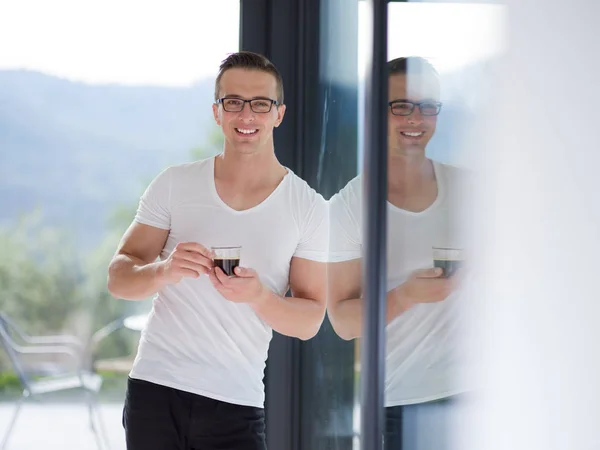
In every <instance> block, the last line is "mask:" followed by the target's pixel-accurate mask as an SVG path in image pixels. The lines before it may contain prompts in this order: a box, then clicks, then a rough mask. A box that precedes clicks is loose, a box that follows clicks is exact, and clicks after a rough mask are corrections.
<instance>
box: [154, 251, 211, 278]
mask: <svg viewBox="0 0 600 450" xmlns="http://www.w3.org/2000/svg"><path fill="white" fill-rule="evenodd" d="M212 268H213V260H212V252H211V251H210V250H208V249H207V248H206V247H204V246H203V245H200V244H198V243H196V242H180V243H179V244H177V245H176V246H175V250H173V252H172V253H171V254H170V255H169V257H168V258H167V259H165V260H164V261H161V262H160V263H159V265H158V268H157V275H158V277H159V278H160V279H161V281H162V282H163V284H165V285H166V284H176V283H179V282H180V281H181V279H182V278H183V277H190V278H198V277H199V276H200V275H203V274H207V273H210V272H212Z"/></svg>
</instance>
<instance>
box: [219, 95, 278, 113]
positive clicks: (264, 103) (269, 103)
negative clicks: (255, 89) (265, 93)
mask: <svg viewBox="0 0 600 450" xmlns="http://www.w3.org/2000/svg"><path fill="white" fill-rule="evenodd" d="M217 103H220V104H221V105H223V109H224V110H225V111H227V112H240V111H241V110H243V109H244V106H245V104H246V103H250V109H251V110H252V111H253V112H255V113H259V114H264V113H268V112H269V111H271V108H272V107H273V105H275V106H279V102H278V101H277V100H271V99H270V98H253V99H252V100H244V99H243V98H237V97H223V98H220V99H218V100H217Z"/></svg>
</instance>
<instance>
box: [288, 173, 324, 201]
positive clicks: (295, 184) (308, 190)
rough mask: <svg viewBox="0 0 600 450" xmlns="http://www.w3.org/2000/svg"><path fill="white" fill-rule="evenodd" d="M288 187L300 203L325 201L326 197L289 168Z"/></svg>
mask: <svg viewBox="0 0 600 450" xmlns="http://www.w3.org/2000/svg"><path fill="white" fill-rule="evenodd" d="M287 177H288V180H287V181H288V189H289V193H290V195H291V197H292V199H293V200H294V201H295V202H298V203H299V204H304V205H307V204H310V205H312V204H314V203H319V204H320V203H323V204H325V203H326V202H325V199H324V198H323V196H322V195H321V194H319V193H318V192H317V191H316V190H315V189H313V188H312V187H311V186H310V185H309V184H308V183H307V182H306V181H305V180H303V179H302V178H300V177H299V176H298V175H296V174H295V173H294V172H293V171H292V170H290V169H288V174H287Z"/></svg>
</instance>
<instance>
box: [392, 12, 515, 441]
mask: <svg viewBox="0 0 600 450" xmlns="http://www.w3.org/2000/svg"><path fill="white" fill-rule="evenodd" d="M504 26H505V8H504V7H503V6H502V5H499V4H476V3H465V4H460V3H422V2H419V3H390V5H389V28H388V60H390V61H392V62H391V63H390V64H389V71H390V83H389V98H388V100H389V101H394V100H399V99H402V100H409V101H411V102H413V103H417V104H418V103H421V104H423V103H427V102H432V101H433V102H439V103H441V105H442V106H441V109H440V110H439V114H437V115H430V114H427V112H426V111H425V110H424V109H423V108H421V109H417V108H415V109H414V110H413V111H412V112H411V114H410V115H405V116H400V115H393V114H389V116H388V234H387V236H388V255H387V262H388V268H387V287H388V320H389V323H388V325H387V328H386V336H387V341H386V344H387V349H386V383H385V384H386V387H385V415H386V430H385V438H384V442H385V444H384V447H385V449H386V450H395V449H403V450H416V449H436V450H441V449H451V448H452V449H459V448H462V447H461V445H460V444H459V438H460V436H459V433H458V430H459V428H458V427H457V425H458V424H459V423H461V421H464V420H465V412H464V410H465V407H466V406H465V405H466V404H467V400H468V399H470V398H471V394H472V393H473V392H477V389H478V386H477V384H476V383H475V382H474V379H473V374H474V372H475V371H476V369H477V366H478V361H477V360H476V359H475V358H474V353H473V351H472V348H471V345H470V344H472V342H471V341H470V340H469V339H468V338H467V330H468V329H469V327H470V326H471V322H470V321H469V319H470V318H471V317H472V310H473V308H472V305H470V302H471V301H472V299H471V298H470V297H469V296H468V295H467V292H468V288H469V286H470V284H471V283H472V276H471V275H472V274H471V272H470V270H469V268H470V263H471V262H472V259H471V258H470V254H472V250H473V242H472V237H473V232H472V231H473V223H472V217H473V211H472V207H471V206H470V204H471V200H472V193H473V189H472V186H473V181H474V177H475V176H476V172H475V168H476V163H477V159H478V157H479V155H477V154H474V153H473V152H474V151H475V149H474V148H473V146H471V145H470V143H471V142H472V141H473V139H474V138H475V137H476V136H478V134H479V133H480V132H481V131H482V119H483V118H484V117H485V116H486V112H487V111H486V110H487V108H488V107H489V103H488V101H487V98H488V97H489V96H490V91H489V85H490V81H491V74H492V73H491V70H492V69H493V67H494V64H495V61H496V59H497V58H498V57H499V56H500V55H501V54H502V52H503V47H504V39H503V33H504ZM416 36H418V39H415V37H416ZM477 150H478V151H481V149H480V148H479V149H477ZM435 268H437V269H439V272H437V273H436V272H435Z"/></svg>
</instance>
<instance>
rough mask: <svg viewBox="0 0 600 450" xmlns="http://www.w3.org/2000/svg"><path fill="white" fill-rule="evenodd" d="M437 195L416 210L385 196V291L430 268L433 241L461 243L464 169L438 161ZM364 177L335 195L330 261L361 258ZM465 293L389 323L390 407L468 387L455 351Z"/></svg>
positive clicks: (422, 306) (435, 243) (387, 402)
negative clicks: (427, 203)
mask: <svg viewBox="0 0 600 450" xmlns="http://www.w3.org/2000/svg"><path fill="white" fill-rule="evenodd" d="M434 169H435V174H436V178H437V181H438V196H437V199H436V200H435V201H434V203H433V204H432V205H431V206H430V207H429V208H427V209H426V210H425V211H422V212H419V213H414V212H410V211H406V210H403V209H400V208H397V207H395V206H394V205H392V204H391V203H389V202H388V207H387V214H388V232H387V249H388V252H387V290H388V292H389V291H390V290H392V289H394V288H395V287H397V286H399V285H400V284H402V283H404V282H405V281H406V280H407V279H408V277H409V275H410V274H411V273H412V272H414V271H415V270H417V269H424V268H429V267H433V254H432V247H434V246H440V247H458V248H461V247H464V245H465V242H464V241H463V232H462V230H461V228H462V226H461V224H462V223H463V221H464V216H463V215H462V210H461V208H460V204H461V199H462V194H463V192H462V190H461V188H462V182H463V181H464V177H463V176H462V171H461V170H460V169H457V168H453V167H450V166H445V165H442V164H438V163H434ZM362 210H363V196H362V177H361V176H358V177H356V178H354V179H353V180H351V181H350V182H349V183H348V185H346V187H344V189H342V190H341V191H340V192H339V193H338V194H336V195H334V196H333V197H332V198H331V200H330V220H331V234H330V237H331V243H330V245H331V247H330V261H332V262H340V261H348V260H352V259H357V258H361V257H362V236H363V234H362V228H363V227H362V223H363V222H362V220H363V217H362ZM459 300H460V296H459V295H458V293H454V294H452V295H451V296H450V297H448V298H447V299H446V300H444V301H443V302H439V303H431V304H418V305H415V306H413V307H412V308H410V309H409V310H408V311H406V312H404V313H403V314H401V315H400V316H398V317H397V318H396V319H394V320H393V321H392V322H391V323H390V324H389V325H388V326H387V327H386V337H387V339H386V377H385V405H386V406H397V405H407V404H413V403H422V402H425V401H430V400H435V399H440V398H444V397H448V396H450V395H454V394H457V393H459V392H463V391H464V390H465V389H463V388H462V387H460V386H459V385H458V384H460V376H458V372H457V370H463V369H464V366H463V363H462V362H460V361H459V353H460V352H458V351H456V340H457V338H458V336H457V332H458V331H459V327H460V317H459V314H458V312H459V305H460V301H459Z"/></svg>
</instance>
